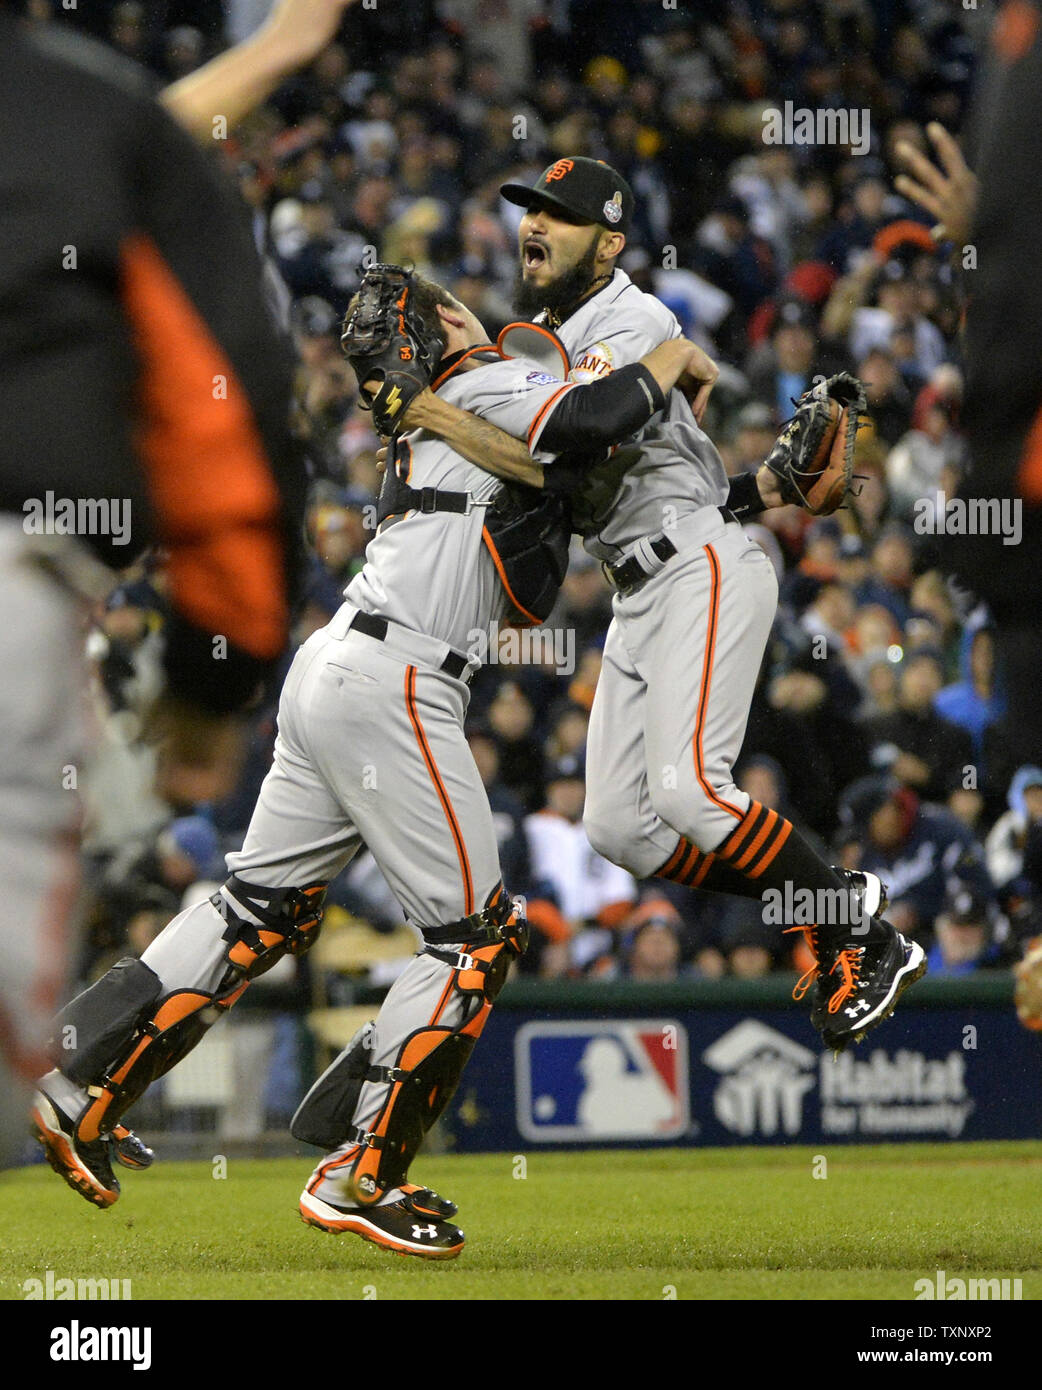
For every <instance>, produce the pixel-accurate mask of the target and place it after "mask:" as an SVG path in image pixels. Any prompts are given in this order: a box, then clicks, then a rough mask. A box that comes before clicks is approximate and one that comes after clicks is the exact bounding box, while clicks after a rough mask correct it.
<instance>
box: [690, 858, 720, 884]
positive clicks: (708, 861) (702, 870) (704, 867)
mask: <svg viewBox="0 0 1042 1390" xmlns="http://www.w3.org/2000/svg"><path fill="white" fill-rule="evenodd" d="M715 859H716V855H715V854H707V855H706V856H705V857H704V858H703V860H702V863H701V865H700V867H699V870H698V873H697V874H695V876H694V878H693V879H692V880H691V882H690V883H689V884H688V887H689V888H697V887H698V885H699V884H700V883H701V882H702V880H703V879H704V878H705V876H706V874H707V873H708V872H709V870H710V869H711V868H712V866H713V862H714V860H715Z"/></svg>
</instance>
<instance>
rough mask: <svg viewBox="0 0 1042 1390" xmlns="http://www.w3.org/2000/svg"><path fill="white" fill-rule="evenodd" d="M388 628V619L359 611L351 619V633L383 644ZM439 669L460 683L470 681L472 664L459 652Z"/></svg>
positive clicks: (446, 659)
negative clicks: (359, 634) (358, 633)
mask: <svg viewBox="0 0 1042 1390" xmlns="http://www.w3.org/2000/svg"><path fill="white" fill-rule="evenodd" d="M388 627H389V622H388V620H387V618H378V617H377V616H376V615H375V614H374V613H363V612H362V610H361V609H359V610H358V612H357V613H356V614H355V616H354V617H353V618H352V619H351V627H350V629H349V631H351V632H361V633H364V634H365V636H366V637H372V638H373V639H374V640H375V641H377V642H382V641H384V639H385V638H386V636H387V629H388ZM438 669H439V670H440V671H444V672H445V674H446V675H448V676H452V677H454V678H455V679H456V680H458V681H462V680H469V679H470V674H471V672H470V663H469V662H468V661H467V658H466V657H465V656H460V654H459V652H449V654H448V656H447V657H446V658H445V660H444V661H443V662H442V663H441V665H440V666H439V668H438Z"/></svg>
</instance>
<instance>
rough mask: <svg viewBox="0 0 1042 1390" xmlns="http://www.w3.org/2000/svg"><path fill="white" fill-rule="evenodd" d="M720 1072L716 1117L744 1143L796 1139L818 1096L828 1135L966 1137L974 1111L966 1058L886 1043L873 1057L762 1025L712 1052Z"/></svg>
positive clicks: (746, 1025)
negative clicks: (820, 1047) (836, 1050)
mask: <svg viewBox="0 0 1042 1390" xmlns="http://www.w3.org/2000/svg"><path fill="white" fill-rule="evenodd" d="M703 1061H705V1063H706V1064H707V1065H708V1066H709V1067H711V1068H712V1070H713V1071H715V1072H717V1073H719V1074H720V1080H719V1081H718V1082H717V1084H716V1086H715V1087H714V1090H713V1100H712V1103H713V1114H714V1116H715V1118H716V1119H717V1120H718V1121H719V1123H720V1124H721V1125H722V1126H723V1127H724V1128H725V1129H726V1130H729V1131H730V1132H731V1133H732V1134H735V1135H738V1136H739V1137H740V1138H742V1139H761V1138H763V1139H772V1138H775V1137H781V1136H784V1137H786V1138H790V1139H792V1138H795V1137H796V1136H798V1135H799V1134H801V1133H802V1131H803V1129H804V1127H805V1114H804V1108H805V1102H806V1100H807V1098H808V1097H809V1096H811V1095H812V1094H813V1093H814V1092H815V1091H816V1093H817V1100H818V1106H819V1117H818V1120H819V1128H820V1133H821V1134H822V1135H824V1136H828V1137H833V1136H839V1135H845V1136H855V1135H857V1136H859V1137H861V1138H879V1137H881V1136H887V1137H899V1136H900V1135H902V1134H916V1135H940V1136H946V1137H948V1138H950V1139H957V1138H960V1137H961V1136H962V1134H963V1131H964V1130H965V1128H966V1123H967V1120H968V1119H969V1117H970V1114H971V1113H972V1111H973V1106H974V1102H973V1097H972V1096H971V1095H970V1093H969V1091H968V1089H967V1084H966V1053H965V1051H963V1050H962V1049H953V1050H950V1051H948V1052H946V1053H945V1054H943V1055H942V1056H940V1057H927V1056H925V1055H924V1054H923V1053H922V1052H916V1051H913V1050H911V1049H910V1048H907V1047H900V1048H898V1049H897V1050H896V1051H895V1052H893V1053H891V1052H890V1051H889V1050H888V1049H886V1048H883V1047H879V1046H877V1047H876V1048H875V1049H874V1050H873V1051H871V1052H870V1053H869V1054H868V1055H867V1056H865V1057H864V1058H862V1057H860V1056H858V1055H856V1054H855V1053H854V1052H853V1051H851V1050H848V1051H846V1052H844V1053H842V1054H841V1055H840V1056H839V1057H833V1055H832V1054H831V1053H822V1052H820V1051H814V1050H812V1049H810V1048H808V1047H804V1046H802V1045H801V1044H799V1043H796V1042H794V1041H793V1040H792V1038H790V1037H789V1036H788V1035H787V1034H785V1033H782V1032H780V1031H779V1030H778V1029H776V1028H772V1027H770V1026H768V1025H767V1024H766V1023H762V1022H760V1021H758V1020H756V1019H747V1020H746V1021H745V1022H743V1023H739V1024H738V1025H737V1027H735V1028H731V1029H729V1030H728V1031H727V1032H726V1033H725V1034H724V1035H723V1036H722V1037H720V1038H718V1039H717V1040H716V1042H714V1043H713V1044H712V1046H710V1047H708V1048H707V1049H706V1050H705V1052H704V1053H703Z"/></svg>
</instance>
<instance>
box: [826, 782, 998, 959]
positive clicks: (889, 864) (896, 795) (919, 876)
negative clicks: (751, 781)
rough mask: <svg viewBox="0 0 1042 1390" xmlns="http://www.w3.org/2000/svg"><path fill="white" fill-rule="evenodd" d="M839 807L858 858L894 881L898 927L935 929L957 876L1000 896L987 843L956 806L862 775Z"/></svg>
mask: <svg viewBox="0 0 1042 1390" xmlns="http://www.w3.org/2000/svg"><path fill="white" fill-rule="evenodd" d="M840 814H841V822H842V824H843V826H844V830H843V835H844V837H845V843H846V844H847V846H848V847H849V846H850V845H851V844H856V846H857V851H856V852H857V858H856V863H857V864H859V865H860V866H861V867H862V868H865V869H869V870H871V871H872V872H873V873H877V874H878V875H879V876H880V877H881V878H882V879H883V881H884V882H885V883H887V884H889V886H890V899H891V901H890V907H889V908H888V910H887V919H888V920H889V921H891V922H893V924H894V926H895V927H897V929H898V931H901V932H905V933H906V934H907V933H908V932H911V933H912V934H913V935H917V936H919V937H920V938H928V937H929V936H930V934H931V933H932V930H933V924H934V922H935V921H936V919H937V917H938V916H939V915H940V913H941V912H942V911H943V908H944V901H945V893H946V890H947V883H948V880H949V879H950V878H951V877H952V876H957V877H958V878H960V879H961V880H962V881H963V882H965V883H967V884H968V885H969V886H971V887H972V888H974V889H975V890H976V891H977V892H978V893H979V894H980V895H981V897H983V898H984V899H985V900H986V901H989V902H990V901H991V900H992V899H993V898H994V896H995V890H994V887H993V885H992V882H991V879H990V877H989V875H988V871H987V867H986V865H985V862H984V851H983V849H982V847H981V845H980V842H979V841H978V840H977V839H976V838H975V837H974V836H973V835H972V834H971V832H970V831H969V830H967V829H966V827H965V826H964V825H962V824H961V823H960V822H959V821H957V820H956V819H955V817H954V816H953V815H952V814H951V813H950V812H949V811H946V810H944V809H943V808H942V807H940V806H931V805H929V804H925V803H921V802H920V800H919V798H918V797H917V796H916V795H915V793H914V792H913V791H911V790H910V789H909V788H907V787H902V786H901V785H900V783H898V782H897V781H896V780H895V779H893V778H890V777H864V778H861V779H859V780H858V781H857V782H855V783H853V784H852V785H851V786H850V787H849V788H848V789H847V791H846V793H845V794H844V797H843V803H842V806H841V812H840Z"/></svg>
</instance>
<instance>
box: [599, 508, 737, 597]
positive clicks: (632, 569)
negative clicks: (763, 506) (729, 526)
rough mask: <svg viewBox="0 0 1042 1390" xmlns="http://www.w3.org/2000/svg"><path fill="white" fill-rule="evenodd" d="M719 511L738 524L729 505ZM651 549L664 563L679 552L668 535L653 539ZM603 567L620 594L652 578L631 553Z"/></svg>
mask: <svg viewBox="0 0 1042 1390" xmlns="http://www.w3.org/2000/svg"><path fill="white" fill-rule="evenodd" d="M717 511H718V512H719V513H720V515H721V516H722V517H723V519H724V520H725V521H733V522H734V523H735V525H736V526H737V525H738V518H737V517H736V516H735V514H734V512H732V511H730V510H729V509H728V508H727V507H717ZM651 549H652V551H653V552H654V553H655V554H656V555H657V556H658V558H659V559H660V560H661V561H663V563H665V561H666V560H670V559H672V558H673V556H674V555H675V554H676V553H677V548H676V546H675V545H674V544H673V542H672V541H671V540H670V539H669V537H668V536H659V537H658V539H657V540H653V541H652V542H651ZM603 568H604V573H605V574H606V575H607V577H608V581H609V583H611V584H612V585H614V587H615V588H616V589H618V591H619V593H620V594H624V593H627V592H628V591H629V590H630V589H633V588H635V587H636V586H637V585H638V584H643V582H644V580H645V579H650V578H651V576H650V575H649V574H648V572H647V570H646V569H645V568H644V566H643V565H642V564H641V563H640V561H639V560H638V559H637V557H636V555H631V556H629V558H628V559H626V560H620V561H619V563H618V564H616V565H609V564H607V563H605V565H604V567H603Z"/></svg>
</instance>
